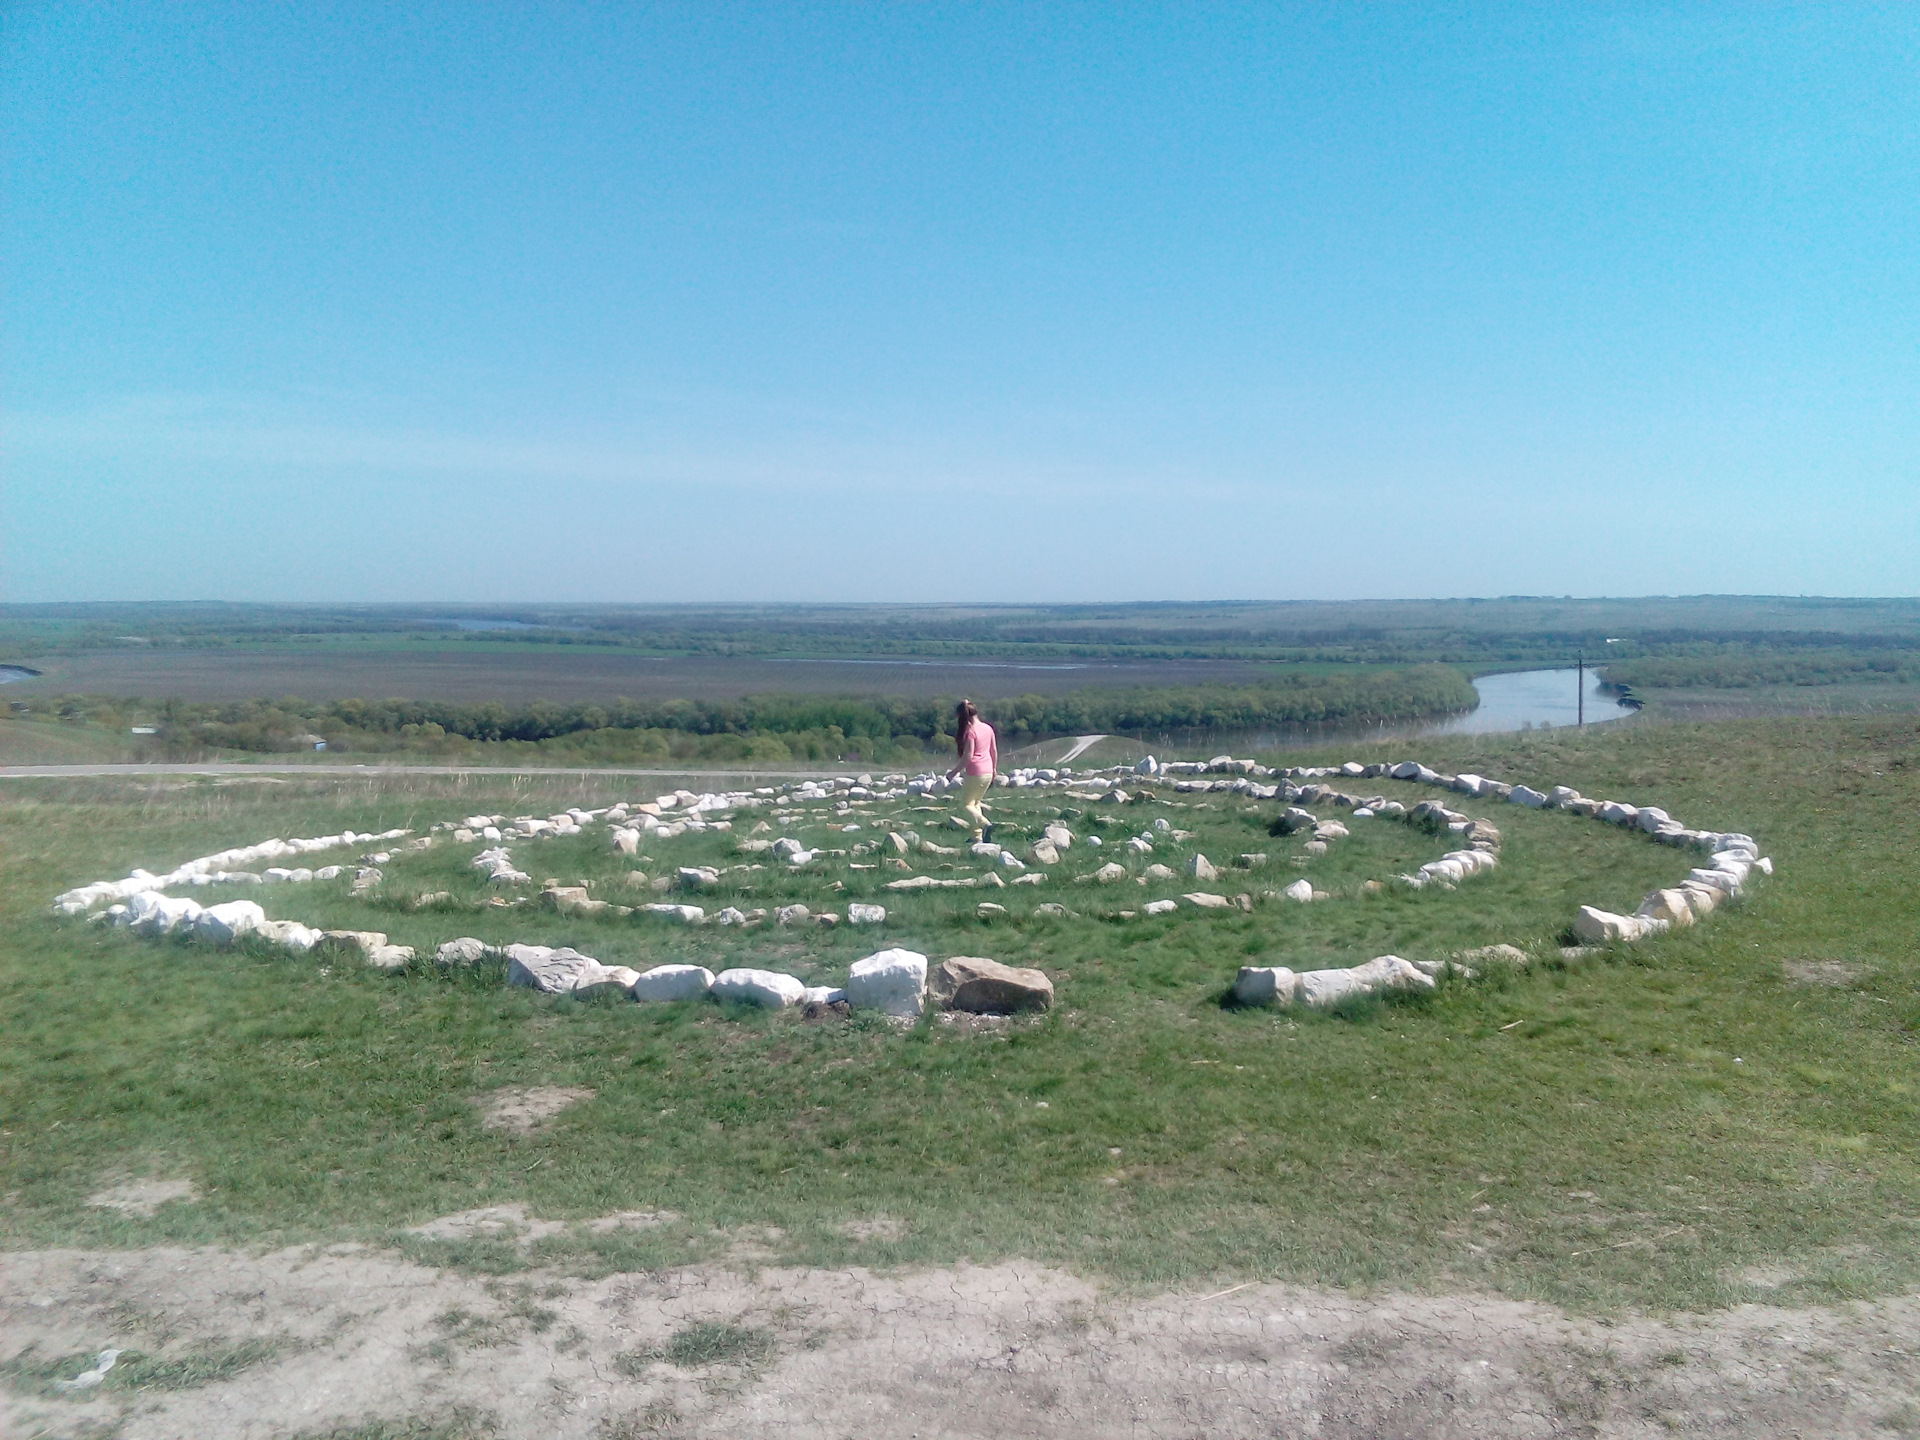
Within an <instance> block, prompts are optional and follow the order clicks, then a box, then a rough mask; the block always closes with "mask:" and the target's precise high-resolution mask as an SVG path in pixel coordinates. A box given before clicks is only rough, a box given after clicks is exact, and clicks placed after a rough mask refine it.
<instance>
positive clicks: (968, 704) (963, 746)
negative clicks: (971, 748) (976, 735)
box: [953, 700, 980, 760]
mask: <svg viewBox="0 0 1920 1440" xmlns="http://www.w3.org/2000/svg"><path fill="white" fill-rule="evenodd" d="M979 717H980V712H979V711H978V710H976V709H975V708H974V705H973V701H971V700H962V701H961V702H960V703H959V704H958V705H956V706H954V707H953V719H954V726H953V752H954V754H956V755H958V756H959V757H960V758H961V759H962V760H964V759H966V758H967V732H968V731H969V730H971V729H973V722H974V721H975V720H977V719H978V718H979Z"/></svg>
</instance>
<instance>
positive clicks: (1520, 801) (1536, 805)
mask: <svg viewBox="0 0 1920 1440" xmlns="http://www.w3.org/2000/svg"><path fill="white" fill-rule="evenodd" d="M1507 803H1508V804H1509V805H1525V806H1526V807H1527V808H1528V809H1529V810H1539V809H1542V808H1544V807H1545V805H1546V803H1547V797H1546V796H1545V795H1542V794H1541V793H1540V792H1539V791H1538V790H1535V789H1534V788H1533V787H1531V786H1529V785H1516V786H1514V787H1513V793H1512V794H1510V795H1508V796H1507Z"/></svg>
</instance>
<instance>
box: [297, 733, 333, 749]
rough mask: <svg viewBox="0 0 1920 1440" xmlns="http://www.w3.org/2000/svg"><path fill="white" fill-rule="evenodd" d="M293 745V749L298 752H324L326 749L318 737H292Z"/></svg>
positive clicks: (323, 742)
mask: <svg viewBox="0 0 1920 1440" xmlns="http://www.w3.org/2000/svg"><path fill="white" fill-rule="evenodd" d="M293 744H294V748H295V749H298V750H324V749H326V748H327V742H326V741H325V740H323V739H321V738H320V737H319V736H318V735H296V736H294V737H293Z"/></svg>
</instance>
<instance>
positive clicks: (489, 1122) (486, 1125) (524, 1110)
mask: <svg viewBox="0 0 1920 1440" xmlns="http://www.w3.org/2000/svg"><path fill="white" fill-rule="evenodd" d="M596 1093H598V1092H596V1091H593V1090H587V1089H583V1088H575V1087H569V1086H565V1085H534V1086H529V1087H527V1088H524V1089H521V1088H516V1089H512V1090H495V1091H493V1092H491V1093H490V1094H486V1095H475V1096H474V1097H473V1099H472V1102H471V1103H472V1104H475V1105H478V1106H479V1107H480V1110H481V1115H480V1124H481V1127H482V1128H483V1129H487V1130H505V1131H506V1132H507V1133H508V1134H510V1135H531V1134H533V1133H534V1132H535V1131H537V1130H539V1129H540V1128H541V1127H542V1126H543V1125H545V1124H546V1123H547V1122H548V1121H549V1120H551V1119H553V1117H554V1116H556V1115H558V1114H559V1113H560V1112H561V1111H562V1110H565V1109H566V1108H567V1107H568V1106H569V1105H578V1104H580V1103H582V1102H583V1101H587V1100H591V1099H593V1097H594V1095H595V1094H596Z"/></svg>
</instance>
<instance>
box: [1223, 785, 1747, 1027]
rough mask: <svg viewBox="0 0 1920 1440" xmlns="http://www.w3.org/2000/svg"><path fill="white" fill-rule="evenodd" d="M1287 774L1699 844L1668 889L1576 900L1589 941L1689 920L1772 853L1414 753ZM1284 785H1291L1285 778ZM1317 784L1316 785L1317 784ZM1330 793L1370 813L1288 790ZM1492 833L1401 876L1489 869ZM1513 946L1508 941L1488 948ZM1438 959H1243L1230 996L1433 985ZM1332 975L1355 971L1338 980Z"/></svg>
mask: <svg viewBox="0 0 1920 1440" xmlns="http://www.w3.org/2000/svg"><path fill="white" fill-rule="evenodd" d="M1282 773H1283V774H1284V776H1285V777H1287V778H1288V779H1289V780H1291V779H1295V778H1309V777H1311V778H1314V779H1320V778H1323V777H1328V776H1333V775H1339V776H1343V777H1345V778H1348V779H1372V778H1377V777H1380V776H1385V777H1388V778H1391V779H1394V780H1410V781H1414V782H1416V783H1419V784H1423V785H1434V786H1439V787H1442V788H1444V789H1448V790H1453V791H1456V792H1458V793H1459V794H1462V795H1472V796H1476V797H1479V798H1483V799H1486V798H1491V799H1499V800H1505V801H1507V802H1508V803H1509V804H1513V805H1524V806H1526V807H1527V808H1529V809H1533V810H1547V809H1551V810H1566V811H1569V812H1571V813H1573V814H1576V815H1587V816H1591V817H1593V818H1595V819H1599V820H1604V821H1606V822H1607V823H1609V824H1613V825H1620V826H1624V827H1627V828H1630V829H1636V830H1639V831H1641V832H1642V833H1644V834H1645V835H1647V836H1648V837H1649V838H1651V839H1653V840H1656V841H1658V842H1659V843H1661V844H1663V845H1673V846H1678V847H1689V848H1693V849H1698V850H1704V851H1707V852H1708V854H1709V855H1710V857H1711V858H1710V859H1709V861H1708V863H1707V864H1706V865H1705V866H1702V867H1697V868H1695V869H1693V870H1690V871H1688V872H1687V878H1686V879H1685V880H1683V881H1681V882H1680V884H1679V885H1677V886H1674V887H1672V888H1670V889H1662V890H1655V891H1653V892H1651V893H1650V894H1649V895H1647V896H1646V898H1645V899H1644V900H1642V901H1641V902H1640V908H1639V909H1638V910H1636V911H1635V912H1634V913H1633V914H1632V915H1616V914H1613V913H1612V912H1611V911H1607V910H1601V909H1599V908H1597V907H1596V906H1592V905H1582V906H1581V907H1580V911H1579V914H1578V915H1577V916H1575V918H1574V922H1573V930H1574V933H1575V934H1576V935H1577V936H1579V938H1580V939H1582V940H1584V941H1586V942H1588V943H1591V944H1607V943H1617V942H1630V941H1635V940H1644V939H1646V938H1647V937H1649V936H1652V935H1658V934H1663V933H1665V932H1666V931H1667V930H1669V929H1672V928H1673V927H1675V926H1681V925H1691V924H1693V923H1694V922H1695V921H1697V920H1700V919H1704V918H1705V917H1706V916H1707V915H1710V914H1712V913H1713V911H1714V909H1715V908H1716V907H1717V906H1718V905H1720V904H1722V903H1723V902H1725V901H1727V900H1731V899H1736V898H1738V897H1739V895H1740V894H1741V893H1742V891H1743V889H1744V887H1745V886H1746V884H1747V883H1748V881H1749V880H1750V879H1751V877H1752V876H1753V875H1755V874H1762V875H1771V874H1772V873H1773V861H1772V860H1771V859H1769V858H1768V857H1766V856H1764V855H1762V854H1761V853H1760V850H1759V847H1758V845H1757V844H1756V843H1755V842H1754V839H1753V837H1752V836H1751V835H1743V834H1739V833H1736V832H1726V831H1716V830H1693V829H1689V828H1688V827H1686V826H1685V825H1682V824H1681V823H1680V822H1679V821H1677V820H1675V819H1674V818H1673V817H1672V816H1670V815H1669V814H1668V813H1667V812H1666V811H1665V810H1662V809H1660V808H1658V807H1657V806H1651V805H1648V806H1634V805H1629V804H1627V803H1625V802H1624V801H1620V800H1591V799H1588V798H1587V797H1586V796H1583V795H1582V794H1581V793H1580V792H1579V791H1577V790H1575V789H1573V788H1572V787H1571V786H1567V785H1556V786H1554V787H1552V788H1551V789H1549V790H1545V791H1541V790H1535V789H1533V788H1531V787H1530V786H1526V785H1509V784H1506V783H1504V782H1502V781H1498V780H1489V779H1487V778H1486V777H1485V776H1481V775H1473V774H1461V775H1446V774H1442V773H1441V772H1439V771H1436V770H1431V769H1429V768H1428V767H1426V766H1425V765H1421V764H1419V763H1417V762H1416V761H1412V760H1406V761H1400V762H1398V763H1395V764H1388V765H1360V764H1358V763H1355V762H1352V761H1349V762H1348V763H1347V764H1345V765H1341V766H1338V767H1328V768H1323V769H1291V770H1287V771H1285V772H1282ZM1285 788H1286V789H1287V790H1289V791H1291V790H1293V789H1294V787H1293V786H1292V785H1291V784H1287V785H1286V786H1285ZM1315 792H1318V793H1315ZM1302 797H1305V798H1308V799H1309V800H1310V801H1311V800H1322V799H1324V800H1330V801H1332V802H1333V803H1334V804H1337V805H1346V806H1349V807H1352V808H1353V812H1354V814H1355V815H1359V814H1362V813H1363V812H1364V813H1377V811H1375V810H1374V809H1372V808H1371V806H1370V802H1366V801H1362V800H1358V799H1356V798H1355V797H1353V796H1351V795H1346V794H1342V793H1340V792H1337V791H1328V790H1327V789H1326V787H1324V786H1319V785H1309V786H1306V787H1304V788H1302V789H1300V790H1299V791H1298V792H1297V795H1296V796H1295V797H1294V798H1302ZM1423 812H1424V813H1425V814H1427V815H1434V816H1436V818H1438V819H1439V820H1440V821H1441V822H1442V823H1444V824H1445V825H1446V828H1447V829H1448V830H1449V831H1451V832H1454V833H1459V834H1463V835H1468V836H1471V835H1472V833H1473V830H1474V827H1475V826H1476V825H1477V824H1479V823H1480V822H1477V821H1473V820H1470V819H1468V818H1467V817H1466V816H1464V815H1455V814H1453V813H1452V812H1450V811H1447V810H1445V808H1444V807H1440V806H1437V805H1436V804H1435V802H1433V801H1425V802H1422V804H1420V805H1417V806H1415V807H1414V808H1413V810H1412V811H1410V812H1408V818H1409V819H1417V818H1420V817H1421V816H1422V814H1423ZM1498 846H1499V837H1498V834H1497V832H1495V833H1494V835H1493V839H1492V844H1491V845H1487V844H1484V843H1479V842H1476V843H1475V844H1474V845H1473V847H1472V848H1471V849H1469V850H1464V851H1452V852H1449V853H1448V854H1447V855H1444V856H1442V857H1441V858H1440V859H1439V860H1436V861H1432V862H1429V863H1428V864H1427V865H1424V866H1422V867H1421V869H1420V873H1419V875H1403V876H1401V877H1400V878H1401V879H1402V880H1403V881H1406V882H1407V883H1409V884H1413V885H1425V884H1443V885H1445V884H1457V883H1459V881H1460V880H1462V879H1465V878H1466V877H1467V876H1468V875H1470V874H1473V873H1475V872H1476V870H1479V869H1485V868H1491V867H1492V866H1493V865H1495V864H1497V863H1498V861H1499V855H1498ZM1493 948H1499V949H1506V950H1510V951H1513V953H1515V954H1521V953H1523V952H1519V951H1518V950H1517V949H1515V947H1511V946H1506V947H1493ZM1441 968H1442V967H1441V966H1439V965H1438V964H1413V963H1411V962H1409V961H1406V960H1402V959H1401V958H1400V957H1399V956H1397V955H1381V956H1377V957H1375V958H1374V959H1372V960H1369V961H1367V962H1366V964H1364V965H1359V966H1355V967H1353V968H1352V969H1349V970H1317V971H1310V972H1307V973H1306V974H1301V975H1296V974H1295V973H1294V972H1293V971H1292V970H1289V969H1287V968H1286V967H1285V966H1243V967H1242V968H1241V971H1240V974H1239V977H1238V979H1237V980H1236V981H1235V982H1234V995H1235V997H1236V998H1237V999H1238V1000H1239V1001H1240V1003H1242V1004H1249V1005H1271V1004H1281V1005H1285V1004H1293V1003H1300V1004H1306V1005H1326V1004H1331V1003H1333V1002H1334V1001H1337V1000H1340V999H1344V998H1346V997H1348V996H1350V995H1354V994H1371V993H1373V992H1374V991H1376V990H1379V989H1416V990H1417V989H1431V988H1432V987H1433V984H1434V976H1435V975H1436V974H1437V973H1438V972H1439V970H1440V969H1441ZM1338 977H1358V978H1346V979H1341V978H1338Z"/></svg>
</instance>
